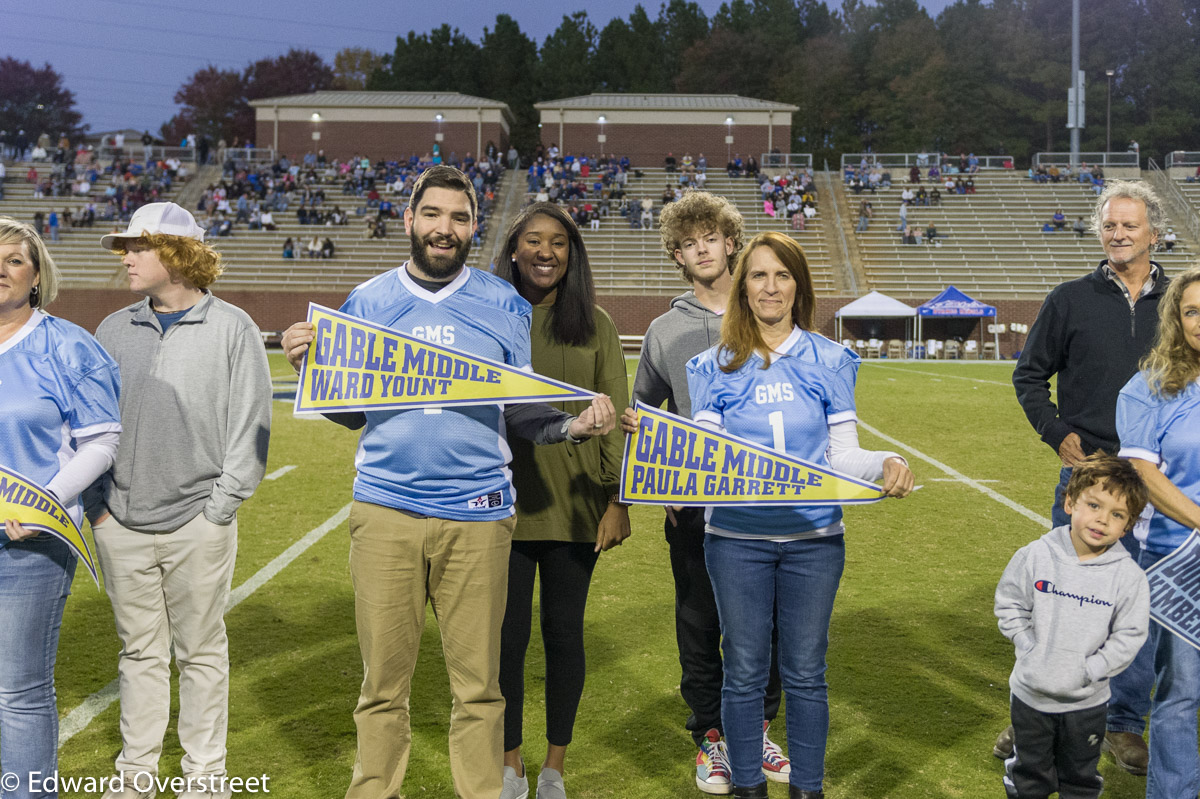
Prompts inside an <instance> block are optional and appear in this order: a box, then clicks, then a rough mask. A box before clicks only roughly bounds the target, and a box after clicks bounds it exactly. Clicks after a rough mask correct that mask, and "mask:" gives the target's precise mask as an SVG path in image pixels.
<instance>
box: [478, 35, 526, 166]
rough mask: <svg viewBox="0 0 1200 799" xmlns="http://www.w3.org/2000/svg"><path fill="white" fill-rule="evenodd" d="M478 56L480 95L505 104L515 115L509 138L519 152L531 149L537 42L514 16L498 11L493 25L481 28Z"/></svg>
mask: <svg viewBox="0 0 1200 799" xmlns="http://www.w3.org/2000/svg"><path fill="white" fill-rule="evenodd" d="M479 57H480V61H481V63H483V64H486V65H487V68H486V69H484V70H482V73H483V74H482V75H481V76H480V80H481V82H482V86H481V87H480V94H481V95H482V96H483V97H487V98H489V99H492V100H499V101H500V102H503V103H507V104H508V107H509V109H510V110H511V111H512V113H513V116H514V117H515V118H516V122H515V124H514V125H513V129H512V130H511V131H510V134H509V135H510V138H511V140H512V142H513V143H514V144H515V145H516V146H517V149H518V150H520V151H521V152H523V153H529V152H532V151H533V149H534V147H535V146H536V145H537V135H538V131H537V124H538V118H537V112H536V111H534V108H533V104H534V103H535V102H537V100H538V98H537V97H536V96H535V95H534V90H535V89H536V84H535V82H534V76H535V75H536V74H537V68H538V54H537V44H535V43H534V41H533V39H530V38H529V37H528V36H527V35H525V33H524V32H523V31H522V30H521V26H520V25H519V24H517V21H516V20H515V19H513V18H512V17H510V16H509V15H508V14H498V15H497V16H496V24H495V26H494V27H492V28H491V29H488V28H484V29H483V40H482V43H481V47H480V53H479ZM497 144H498V142H497Z"/></svg>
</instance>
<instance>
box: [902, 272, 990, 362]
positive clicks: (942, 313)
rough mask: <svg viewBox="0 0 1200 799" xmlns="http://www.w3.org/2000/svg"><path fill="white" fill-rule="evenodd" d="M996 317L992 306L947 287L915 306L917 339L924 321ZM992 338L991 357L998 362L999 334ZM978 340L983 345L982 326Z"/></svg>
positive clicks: (919, 338)
mask: <svg viewBox="0 0 1200 799" xmlns="http://www.w3.org/2000/svg"><path fill="white" fill-rule="evenodd" d="M995 316H996V308H995V306H993V305H987V304H986V303H982V302H980V301H979V300H975V299H972V298H970V297H968V296H967V295H966V294H963V293H962V292H961V291H959V290H958V289H956V288H954V286H947V287H946V288H945V289H943V290H942V293H941V294H939V295H937V296H936V297H934V298H933V299H932V300H929V301H928V302H924V303H921V304H920V305H918V306H917V319H916V324H917V339H918V340H922V335H921V334H922V328H923V327H924V323H925V319H927V318H928V319H962V318H976V319H979V318H983V317H992V318H993V319H994V318H995ZM992 337H993V342H992V343H993V345H994V350H993V357H994V358H995V359H996V360H1000V334H999V333H997V332H993V333H992ZM979 340H980V343H981V344H982V343H983V325H982V324H981V325H980V326H979Z"/></svg>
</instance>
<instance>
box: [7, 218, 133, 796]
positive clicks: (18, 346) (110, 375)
mask: <svg viewBox="0 0 1200 799" xmlns="http://www.w3.org/2000/svg"><path fill="white" fill-rule="evenodd" d="M57 291H58V269H57V267H55V265H54V261H53V260H52V259H51V257H50V253H49V252H47V251H46V245H45V244H43V243H42V239H41V237H40V236H39V235H38V234H37V232H36V231H34V229H33V228H32V227H30V226H29V225H26V224H24V223H22V222H18V221H16V220H15V219H11V218H9V217H0V466H3V467H5V468H6V469H8V470H10V471H14V472H18V473H20V474H21V475H23V476H25V477H27V478H28V479H30V480H32V481H34V482H35V483H37V484H39V485H41V486H43V487H44V488H46V490H48V491H49V492H50V493H52V494H54V496H55V497H57V498H58V500H59V501H60V502H61V503H62V505H63V507H65V508H66V509H67V511H68V512H69V513H70V515H71V517H72V518H73V519H74V520H75V523H76V524H82V522H83V507H82V505H81V504H80V502H79V494H80V492H82V491H83V489H85V488H87V487H88V486H89V485H91V483H92V482H93V481H94V480H95V479H96V478H97V477H99V476H100V475H101V474H103V473H104V472H105V471H107V470H108V467H109V466H111V465H112V462H113V458H114V456H115V455H116V452H117V441H118V438H119V434H120V431H121V423H120V420H121V417H120V411H119V409H118V407H117V394H118V392H119V390H120V377H119V375H118V372H117V365H116V364H115V363H114V362H113V360H112V359H111V358H110V357H108V355H107V354H106V353H105V352H104V350H103V349H102V348H101V347H100V345H99V344H98V343H97V342H96V340H95V339H94V338H92V337H91V336H90V335H89V334H88V333H87V332H86V331H84V330H83V329H82V328H80V327H77V326H76V325H73V324H71V323H70V322H67V321H64V320H62V319H57V318H55V317H53V316H50V315H49V314H47V313H46V312H45V311H44V310H43V309H44V308H45V307H46V306H47V305H49V304H50V303H51V302H52V301H53V300H54V296H55V294H56V293H57ZM4 516H5V518H2V519H0V521H2V522H3V525H4V533H5V534H4V535H0V607H3V608H4V620H3V622H0V774H3V775H4V776H5V782H4V783H3V784H0V794H3V795H4V796H5V797H20V798H21V799H24V797H33V796H37V797H48V796H57V793H54V792H47V791H44V790H38V791H34V790H33V788H34V787H35V786H33V785H31V784H30V782H31V780H30V775H31V774H33V773H36V772H40V773H41V774H42V776H43V777H49V776H51V775H53V774H54V771H55V769H56V768H57V764H58V709H57V707H56V703H55V693H54V661H55V658H56V655H57V652H58V632H59V627H60V626H61V624H62V614H63V607H64V605H65V604H66V601H67V595H68V594H70V592H71V579H72V577H73V576H74V574H75V561H76V557H75V555H74V553H73V552H72V551H71V550H70V549H69V548H68V547H67V545H66V544H65V543H63V542H62V541H60V540H59V539H58V538H55V537H53V536H51V535H50V534H48V533H42V534H41V535H39V534H38V531H37V530H31V529H29V528H27V527H25V526H24V525H23V524H22V519H21V518H20V515H19V514H17V516H16V518H7V517H9V516H10V514H4ZM14 776H15V779H16V782H15V784H14V783H12V782H9V780H12V779H13V777H14Z"/></svg>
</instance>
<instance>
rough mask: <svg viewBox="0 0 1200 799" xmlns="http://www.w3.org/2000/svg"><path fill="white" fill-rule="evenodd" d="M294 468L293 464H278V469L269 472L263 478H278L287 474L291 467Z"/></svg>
mask: <svg viewBox="0 0 1200 799" xmlns="http://www.w3.org/2000/svg"><path fill="white" fill-rule="evenodd" d="M295 468H296V466H295V464H291V465H288V466H280V467H279V468H278V469H276V470H275V471H273V472H271V473H270V474H268V475H267V476H266V477H264V478H263V479H264V480H278V479H279V478H280V477H283V476H284V475H285V474H287V473H288V472H290V471H291V470H292V469H295Z"/></svg>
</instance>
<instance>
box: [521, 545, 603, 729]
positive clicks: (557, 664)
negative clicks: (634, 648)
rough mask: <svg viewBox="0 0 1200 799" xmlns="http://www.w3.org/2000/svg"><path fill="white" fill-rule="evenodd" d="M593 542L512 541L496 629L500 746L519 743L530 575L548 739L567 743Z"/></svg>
mask: <svg viewBox="0 0 1200 799" xmlns="http://www.w3.org/2000/svg"><path fill="white" fill-rule="evenodd" d="M595 546H596V545H595V544H586V543H574V542H570V541H513V542H512V552H511V553H510V554H509V557H508V605H507V606H506V607H505V610H504V626H503V627H502V628H501V632H500V692H501V693H502V694H503V695H504V703H505V704H504V751H506V752H507V751H510V750H512V749H516V748H517V747H518V746H520V745H521V740H522V738H521V728H522V724H523V719H524V713H523V710H524V704H525V650H526V649H528V648H529V634H530V628H531V626H532V623H533V620H532V616H533V580H534V576H535V574H536V575H538V578H539V581H540V585H541V594H540V608H541V627H542V646H543V648H544V649H545V652H546V740H547V741H549V742H550V743H551V744H553V745H555V746H566V745H567V744H569V743H571V731H572V729H573V728H574V726H575V712H576V711H577V710H578V709H579V698H580V696H582V695H583V680H584V675H585V673H586V671H587V667H586V660H585V656H584V651H583V611H584V607H585V606H586V605H587V595H588V587H589V586H590V585H591V580H592V571H593V570H594V569H595V568H596V558H597V557H598V553H596V552H594V551H593V550H594V548H595Z"/></svg>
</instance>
